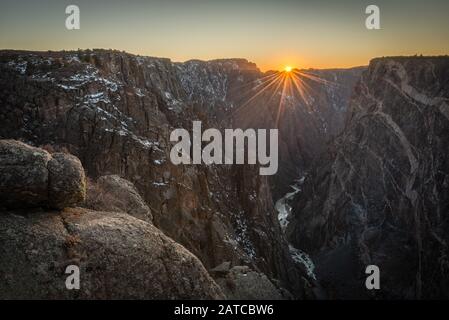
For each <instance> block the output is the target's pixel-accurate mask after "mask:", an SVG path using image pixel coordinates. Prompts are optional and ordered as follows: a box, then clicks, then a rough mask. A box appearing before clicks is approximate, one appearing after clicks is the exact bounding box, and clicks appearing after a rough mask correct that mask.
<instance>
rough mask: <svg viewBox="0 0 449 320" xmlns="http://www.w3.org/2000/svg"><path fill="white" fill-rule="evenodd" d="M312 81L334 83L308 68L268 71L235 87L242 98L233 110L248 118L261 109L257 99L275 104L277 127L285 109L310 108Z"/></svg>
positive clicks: (288, 67) (312, 94)
mask: <svg viewBox="0 0 449 320" xmlns="http://www.w3.org/2000/svg"><path fill="white" fill-rule="evenodd" d="M314 83H315V84H319V85H321V86H332V87H333V86H337V84H336V83H335V82H332V81H329V80H327V79H324V78H322V77H320V76H319V75H318V74H317V73H313V72H312V71H302V70H298V69H295V68H293V67H291V66H285V68H284V69H283V71H276V72H272V73H270V74H268V75H266V76H264V77H262V78H258V79H256V80H254V81H252V82H249V83H246V84H244V85H243V86H242V87H241V88H239V90H240V94H241V95H242V99H241V103H240V104H239V107H238V108H237V109H235V110H234V112H239V113H244V114H243V115H244V116H249V117H251V116H252V113H257V112H261V111H262V112H263V110H258V109H257V108H258V106H260V102H261V101H263V102H264V105H270V104H272V103H276V105H277V110H276V115H275V117H276V126H279V121H280V119H281V116H282V114H283V113H284V112H285V110H286V108H289V107H298V108H301V107H302V108H305V110H306V111H307V112H310V111H311V110H312V107H313V105H312V99H311V96H314V95H315V94H314V93H315V92H314V89H313V87H316V86H315V85H313V84H314Z"/></svg>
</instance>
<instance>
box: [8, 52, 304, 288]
mask: <svg viewBox="0 0 449 320" xmlns="http://www.w3.org/2000/svg"><path fill="white" fill-rule="evenodd" d="M0 69H1V70H0V71H1V72H0V74H1V76H0V86H1V87H2V90H1V92H0V106H1V108H0V122H1V124H2V125H1V126H0V137H1V138H13V139H20V140H22V141H24V142H26V143H29V144H31V145H34V146H43V147H44V148H46V149H49V150H52V151H66V152H70V153H72V154H74V155H76V156H77V157H78V158H79V159H80V160H81V162H82V165H83V166H84V168H85V169H86V171H87V175H88V176H89V177H90V178H91V179H92V180H93V181H95V180H96V179H97V178H98V177H100V176H104V175H111V174H116V175H119V176H121V177H124V178H126V179H127V180H129V181H131V182H132V183H133V184H134V185H135V186H136V188H137V190H138V192H139V193H140V194H142V196H143V198H144V200H145V202H146V204H147V205H148V206H149V208H150V211H151V215H147V218H148V219H151V221H152V222H153V223H154V225H155V226H156V227H158V228H160V229H161V230H163V232H165V233H166V234H167V235H169V236H170V237H171V238H173V239H174V240H175V241H177V242H179V243H181V244H182V245H184V246H185V247H186V248H187V249H188V250H189V251H190V252H192V253H193V254H194V255H195V256H197V257H198V258H199V259H200V260H201V262H202V263H203V264H204V266H205V267H206V268H208V269H212V268H214V267H216V266H217V265H219V264H221V263H223V262H227V261H229V262H231V263H232V265H233V266H239V265H246V266H248V267H250V268H252V269H253V270H256V271H258V272H263V273H265V274H266V275H267V276H268V277H269V278H270V279H279V280H280V283H281V285H282V286H285V287H286V288H288V290H290V291H292V293H294V294H295V295H296V296H298V297H302V296H304V290H303V280H302V271H301V270H299V269H297V268H296V267H295V264H294V263H293V260H292V258H291V256H290V253H289V250H288V245H287V242H286V241H285V239H284V236H283V235H282V232H281V230H280V228H279V224H278V221H277V213H276V211H275V210H274V207H273V201H272V194H271V190H270V187H269V184H268V180H267V179H266V177H263V176H259V175H258V174H257V173H256V172H257V171H256V170H257V168H254V167H251V166H231V167H228V166H205V165H198V166H193V165H192V166H187V165H186V166H175V165H173V164H172V163H171V162H170V160H169V158H168V156H169V151H170V147H171V145H170V143H169V142H168V137H169V133H170V132H171V130H173V129H174V128H180V127H181V128H182V127H185V128H187V129H188V130H190V128H191V125H192V121H193V120H201V121H203V125H204V127H210V126H214V127H219V128H221V127H226V126H227V125H228V124H229V123H232V121H233V120H232V119H230V120H229V119H228V118H226V117H224V116H223V114H229V109H228V108H231V107H232V98H229V97H228V95H229V92H231V91H232V90H231V89H230V88H232V87H233V86H236V85H237V83H241V81H244V82H247V83H249V84H251V83H252V81H253V80H254V79H255V78H256V77H257V76H261V73H260V71H259V70H258V69H257V68H256V67H255V66H254V65H253V64H251V63H248V62H247V61H245V60H238V59H235V60H218V61H212V62H198V61H190V62H187V63H184V64H176V63H172V62H171V61H170V60H168V59H160V58H151V57H140V56H133V55H129V54H126V53H121V52H117V51H104V50H95V51H79V52H48V53H32V52H16V51H13V52H11V51H3V52H2V53H1V54H0ZM242 79H243V80H242ZM235 90H236V89H235ZM206 106H207V108H206ZM224 119H225V120H224ZM225 125H226V126H225ZM98 185H99V186H100V187H101V185H102V182H101V181H99V182H98ZM118 207H120V206H118ZM94 208H95V207H94ZM108 209H109V208H108Z"/></svg>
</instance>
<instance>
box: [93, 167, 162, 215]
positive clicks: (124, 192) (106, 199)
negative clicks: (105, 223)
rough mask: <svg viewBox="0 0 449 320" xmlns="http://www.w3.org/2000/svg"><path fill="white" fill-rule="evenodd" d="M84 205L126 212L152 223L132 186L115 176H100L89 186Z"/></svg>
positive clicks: (146, 209) (149, 210)
mask: <svg viewBox="0 0 449 320" xmlns="http://www.w3.org/2000/svg"><path fill="white" fill-rule="evenodd" d="M86 205H87V206H88V207H89V208H92V209H95V210H102V211H119V212H126V213H128V214H130V215H132V216H134V217H136V218H138V219H141V220H144V221H147V222H150V223H151V222H152V221H153V216H152V215H151V209H150V208H149V207H148V205H147V204H146V203H145V201H144V200H143V199H142V197H141V196H140V194H139V192H138V191H137V189H136V187H135V186H134V184H133V183H132V182H130V181H128V180H126V179H123V178H120V177H119V176H117V175H108V176H102V177H100V178H99V179H98V180H97V182H96V184H95V183H93V184H92V185H91V186H89V187H88V194H87V200H86Z"/></svg>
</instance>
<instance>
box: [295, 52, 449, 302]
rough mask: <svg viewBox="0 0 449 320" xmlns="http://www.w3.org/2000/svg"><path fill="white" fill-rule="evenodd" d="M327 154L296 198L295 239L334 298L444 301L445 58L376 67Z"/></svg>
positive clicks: (448, 79)
mask: <svg viewBox="0 0 449 320" xmlns="http://www.w3.org/2000/svg"><path fill="white" fill-rule="evenodd" d="M350 106H351V114H350V119H349V121H348V124H347V127H346V129H345V131H344V132H343V134H342V135H341V136H340V137H338V139H336V141H335V143H334V144H332V145H331V146H330V148H329V154H328V155H327V156H326V157H323V158H322V159H321V161H320V163H319V164H317V165H315V166H314V168H313V169H312V170H311V171H310V172H309V174H308V176H307V178H306V179H305V182H304V185H303V191H302V192H301V193H299V194H298V195H296V198H295V200H294V206H293V219H292V222H291V223H290V225H289V238H290V240H291V241H292V242H293V243H294V245H295V246H296V247H297V248H301V249H304V250H306V251H307V252H312V253H314V261H315V263H316V264H317V275H318V277H319V278H321V281H322V284H323V285H325V286H326V287H327V289H328V293H329V294H330V296H331V297H332V296H333V297H339V298H357V297H366V294H367V291H366V290H365V288H364V271H365V268H366V266H367V265H370V264H375V265H377V266H379V268H380V272H381V287H382V290H381V292H382V294H381V295H380V296H381V297H386V298H442V297H446V298H447V297H448V296H449V292H448V289H447V288H448V284H449V283H448V280H449V278H448V277H447V271H448V259H447V253H448V248H447V243H448V240H449V239H448V234H449V233H448V231H449V229H448V227H449V226H448V224H447V223H448V209H449V192H448V191H449V190H448V188H449V163H448V160H447V159H448V158H447V150H448V148H449V58H447V57H441V58H422V57H415V58H384V59H374V60H373V61H372V62H371V64H370V66H369V69H368V71H367V72H365V73H364V74H363V77H362V78H361V81H360V82H359V83H358V84H357V86H356V88H355V93H354V97H353V99H352V101H351V105H350Z"/></svg>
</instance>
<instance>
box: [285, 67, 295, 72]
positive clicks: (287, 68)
mask: <svg viewBox="0 0 449 320" xmlns="http://www.w3.org/2000/svg"><path fill="white" fill-rule="evenodd" d="M292 70H293V68H292V67H290V66H285V68H284V71H285V72H292Z"/></svg>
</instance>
